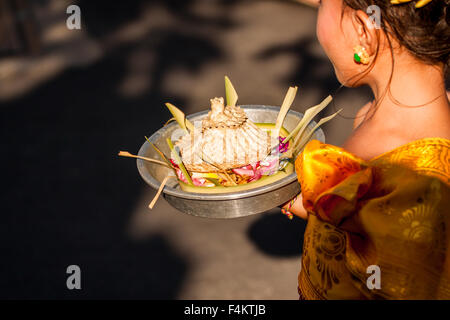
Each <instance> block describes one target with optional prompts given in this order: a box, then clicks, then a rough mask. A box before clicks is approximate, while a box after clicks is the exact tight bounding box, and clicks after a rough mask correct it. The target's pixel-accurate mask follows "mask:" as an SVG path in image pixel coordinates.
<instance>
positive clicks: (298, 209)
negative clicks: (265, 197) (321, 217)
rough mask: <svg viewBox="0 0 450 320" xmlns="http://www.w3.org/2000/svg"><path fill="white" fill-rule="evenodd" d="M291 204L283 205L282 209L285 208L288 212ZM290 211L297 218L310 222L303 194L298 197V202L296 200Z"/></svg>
mask: <svg viewBox="0 0 450 320" xmlns="http://www.w3.org/2000/svg"><path fill="white" fill-rule="evenodd" d="M289 202H290V201H288V202H286V203H284V204H282V205H281V206H280V208H284V209H286V210H287V208H288V205H289ZM289 211H290V212H292V213H293V214H295V215H296V216H297V217H300V218H302V219H305V220H308V212H307V211H306V210H305V208H304V207H303V196H302V194H301V193H300V194H299V195H298V196H297V200H295V202H294V203H293V204H292V207H291V209H290V210H289Z"/></svg>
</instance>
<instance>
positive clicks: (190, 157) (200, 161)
mask: <svg viewBox="0 0 450 320" xmlns="http://www.w3.org/2000/svg"><path fill="white" fill-rule="evenodd" d="M195 130H197V131H196V132H195V138H194V132H191V133H190V134H187V135H184V136H183V137H182V138H181V139H180V140H178V141H177V142H176V143H175V146H178V147H179V149H180V153H181V158H182V160H183V163H184V165H185V167H186V169H187V170H188V171H194V172H220V171H223V170H228V169H233V168H240V167H243V166H245V165H248V164H250V163H254V162H257V161H260V160H263V159H264V158H265V157H266V155H267V154H268V153H269V151H270V135H269V134H268V133H267V132H266V131H264V130H262V129H260V128H258V127H257V126H256V125H255V124H254V123H253V122H251V121H250V120H249V119H248V117H247V115H246V114H245V112H244V110H242V109H241V108H240V107H231V106H227V107H224V101H223V98H214V99H211V111H210V112H209V113H208V116H207V117H206V118H205V119H204V120H203V121H202V126H201V128H196V129H195Z"/></svg>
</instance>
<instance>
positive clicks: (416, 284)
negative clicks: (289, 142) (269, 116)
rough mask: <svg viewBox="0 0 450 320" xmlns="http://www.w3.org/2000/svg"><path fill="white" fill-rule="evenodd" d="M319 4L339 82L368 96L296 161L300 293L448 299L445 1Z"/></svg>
mask: <svg viewBox="0 0 450 320" xmlns="http://www.w3.org/2000/svg"><path fill="white" fill-rule="evenodd" d="M316 2H318V4H319V11H318V19H317V37H318V40H319V42H320V44H321V45H322V47H323V49H324V51H325V53H326V54H327V56H328V57H329V58H330V60H331V62H332V64H333V66H334V69H335V72H336V76H337V78H338V80H339V81H340V82H341V83H342V84H343V85H345V86H348V87H357V86H361V85H368V86H369V87H370V88H371V89H372V91H373V94H374V97H375V99H374V101H372V102H370V103H368V104H367V105H365V106H364V107H362V108H361V109H360V111H359V112H358V113H357V116H356V119H355V122H354V130H353V132H352V134H351V136H350V137H349V138H348V140H347V141H346V142H345V144H344V145H343V147H342V148H340V147H336V146H332V145H328V144H323V143H320V142H319V141H317V140H312V141H310V142H309V143H308V145H307V146H306V147H305V149H304V150H303V152H302V153H301V154H300V155H299V156H298V157H297V159H296V162H295V167H296V172H297V175H298V180H299V182H300V184H301V186H302V193H301V194H300V195H299V196H297V197H296V198H294V199H292V200H291V201H289V202H288V203H286V204H284V205H283V206H282V208H283V212H285V213H287V214H291V213H293V214H295V215H297V216H299V217H301V218H304V219H308V225H307V228H306V231H305V236H304V242H303V257H302V268H301V271H300V274H299V277H298V289H299V294H300V298H301V299H380V298H383V299H450V209H449V208H450V149H449V147H450V140H449V139H450V105H449V99H448V97H447V93H446V89H445V76H446V74H447V72H448V67H449V54H450V28H449V23H450V8H449V3H450V0H420V1H411V0H322V1H316ZM374 5H375V6H376V7H375V6H374ZM371 6H372V7H371ZM369 7H370V8H369ZM367 12H368V13H369V14H367ZM374 18H375V19H374ZM377 18H378V19H377Z"/></svg>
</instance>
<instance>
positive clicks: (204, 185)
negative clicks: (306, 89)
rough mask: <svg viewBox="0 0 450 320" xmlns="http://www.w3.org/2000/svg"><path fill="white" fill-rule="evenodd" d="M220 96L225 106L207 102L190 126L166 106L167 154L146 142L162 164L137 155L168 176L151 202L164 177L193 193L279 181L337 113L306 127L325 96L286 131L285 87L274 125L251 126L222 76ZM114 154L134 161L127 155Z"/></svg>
mask: <svg viewBox="0 0 450 320" xmlns="http://www.w3.org/2000/svg"><path fill="white" fill-rule="evenodd" d="M225 93H226V103H225V101H224V100H225V99H224V98H221V97H220V98H217V97H216V98H213V99H211V100H210V102H211V110H210V111H209V112H208V114H207V116H206V117H205V118H203V119H202V120H201V121H196V122H195V123H194V124H193V123H191V122H190V121H189V120H188V119H186V116H185V114H184V113H183V112H182V111H181V110H180V109H178V108H177V107H175V106H174V105H172V104H170V103H166V106H167V108H168V109H169V111H170V113H171V114H172V115H173V118H171V119H170V120H169V121H168V122H166V125H167V123H169V122H170V121H172V120H176V121H177V123H178V125H179V131H178V134H177V135H173V136H172V137H170V138H166V141H167V144H168V146H169V149H170V151H171V153H170V156H166V155H165V154H164V153H163V152H161V150H159V149H158V148H157V147H156V146H155V145H154V144H153V143H151V142H150V141H148V142H149V143H150V144H151V146H152V147H153V148H154V149H155V150H156V151H157V153H158V154H159V155H160V157H161V158H162V160H163V161H160V160H156V159H148V158H144V157H138V158H139V159H141V160H145V161H150V162H153V163H154V164H161V165H165V166H166V167H168V168H170V169H172V170H173V173H174V174H171V175H168V176H167V177H166V179H164V183H161V185H160V187H159V190H158V193H157V196H156V198H157V197H158V195H159V194H160V193H161V191H162V189H163V188H164V184H165V182H166V181H167V178H168V177H174V178H176V179H177V180H178V184H179V186H180V188H181V189H182V190H183V191H186V192H193V193H226V192H238V191H242V190H248V189H252V188H257V187H260V186H264V185H266V184H270V183H272V182H275V181H277V180H280V179H283V178H285V177H287V176H288V175H290V174H291V173H293V172H294V161H295V158H296V157H297V155H298V154H299V153H300V152H301V150H302V149H303V148H304V146H305V145H306V143H307V142H308V141H309V140H310V139H311V137H312V135H313V133H314V131H315V130H316V129H317V128H318V127H319V126H320V125H322V124H324V123H326V122H327V121H330V120H331V119H332V118H333V117H334V116H336V115H337V114H338V113H339V112H340V110H339V111H338V112H336V113H335V114H333V115H331V116H328V117H326V118H323V119H321V120H320V121H319V122H318V123H317V124H316V125H315V126H314V127H313V128H312V129H311V128H309V129H307V127H308V125H309V123H310V122H311V121H312V119H313V118H314V117H315V116H316V115H317V114H318V113H319V112H320V111H322V110H323V109H324V108H325V107H326V106H327V105H328V104H329V103H330V101H331V100H332V98H331V96H328V97H327V98H325V99H324V100H323V101H322V102H321V103H320V104H318V105H317V106H314V107H311V108H309V109H308V110H306V112H305V113H304V116H303V118H302V119H301V120H300V121H299V123H298V124H297V125H296V127H295V128H294V129H292V131H291V132H288V131H287V130H286V129H285V128H284V127H283V122H284V119H285V117H286V115H287V113H288V111H289V108H290V107H291V105H292V103H293V101H294V98H295V95H296V93H297V87H290V88H289V90H288V92H287V94H286V96H285V99H284V101H283V104H282V105H281V107H280V111H279V113H278V116H277V119H276V122H275V123H254V122H252V121H251V120H250V119H249V118H248V116H247V114H246V113H245V111H244V110H243V109H242V108H241V107H239V106H237V105H236V102H237V100H238V96H237V93H236V91H235V90H234V87H233V85H232V84H231V81H230V80H229V79H228V77H225ZM175 136H176V139H175ZM172 139H174V142H172ZM147 140H148V139H147ZM119 155H121V156H127V157H137V156H134V155H132V154H130V153H127V152H121V153H119ZM154 202H155V201H152V203H151V207H153V205H154Z"/></svg>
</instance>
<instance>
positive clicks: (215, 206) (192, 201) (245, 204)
mask: <svg viewBox="0 0 450 320" xmlns="http://www.w3.org/2000/svg"><path fill="white" fill-rule="evenodd" d="M241 108H243V109H244V111H245V113H246V114H247V116H248V117H249V119H250V120H252V121H253V122H266V123H268V122H271V123H274V122H275V121H276V118H277V116H278V112H279V111H280V107H273V106H264V105H243V106H241ZM208 111H209V110H205V111H202V112H197V113H194V114H191V115H189V116H187V119H189V120H191V121H197V120H201V119H202V118H204V117H205V116H206V115H207V114H208ZM302 117H303V114H302V113H300V112H297V111H293V110H289V112H288V114H287V115H286V118H285V120H284V123H283V126H284V127H285V128H286V129H287V130H288V131H291V130H293V129H294V128H295V126H296V125H297V124H298V122H299V121H300V119H301V118H302ZM315 124H316V123H315V122H311V123H310V124H309V126H308V129H307V130H311V129H312V128H313V127H314V125H315ZM177 128H179V127H178V124H177V123H176V122H171V123H170V124H168V125H167V126H165V127H163V128H161V129H159V130H158V131H156V132H155V133H154V134H153V135H152V136H150V138H149V140H150V141H151V142H152V143H153V144H155V145H156V146H157V147H158V148H159V149H160V150H161V151H162V152H164V154H166V155H169V154H170V151H169V147H168V146H167V144H166V138H167V137H170V135H171V133H172V132H173V131H174V130H175V129H177ZM312 139H317V140H320V141H322V142H325V135H324V133H323V131H322V129H320V128H319V129H318V130H316V132H315V133H314V134H313V136H312ZM139 156H143V157H149V158H153V159H160V156H159V155H158V154H157V152H156V151H155V150H154V149H153V148H152V147H151V146H150V144H149V143H148V142H145V143H144V144H143V145H142V147H141V149H140V150H139ZM137 167H138V170H139V173H140V175H141V176H142V178H143V179H144V180H145V182H147V183H148V184H149V185H150V186H151V187H153V188H155V189H158V188H159V186H160V184H161V181H163V179H164V178H165V177H166V175H167V174H169V173H170V172H171V171H172V170H171V169H169V168H166V167H164V166H161V165H158V164H153V163H150V162H148V161H143V160H139V159H138V160H137ZM300 191H301V189H300V184H299V183H298V181H297V175H296V174H295V172H294V173H292V174H290V175H289V176H287V177H284V178H282V179H280V180H278V181H275V182H273V183H271V184H268V185H264V186H262V187H258V188H254V189H250V190H244V191H239V192H230V193H220V194H204V193H193V192H185V191H183V190H181V188H180V187H179V185H178V182H177V181H176V179H169V180H168V181H167V183H166V185H165V187H164V189H163V196H164V198H165V199H166V200H167V202H168V203H169V204H170V205H171V206H173V207H174V208H176V209H178V210H179V211H181V212H184V213H187V214H191V215H194V216H199V217H205V218H223V219H229V218H238V217H245V216H249V215H252V214H257V213H261V212H264V211H267V210H270V209H272V208H275V207H276V206H279V205H281V204H283V203H285V202H287V201H289V200H290V199H292V198H293V197H295V196H296V195H297V194H298V193H299V192H300Z"/></svg>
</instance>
